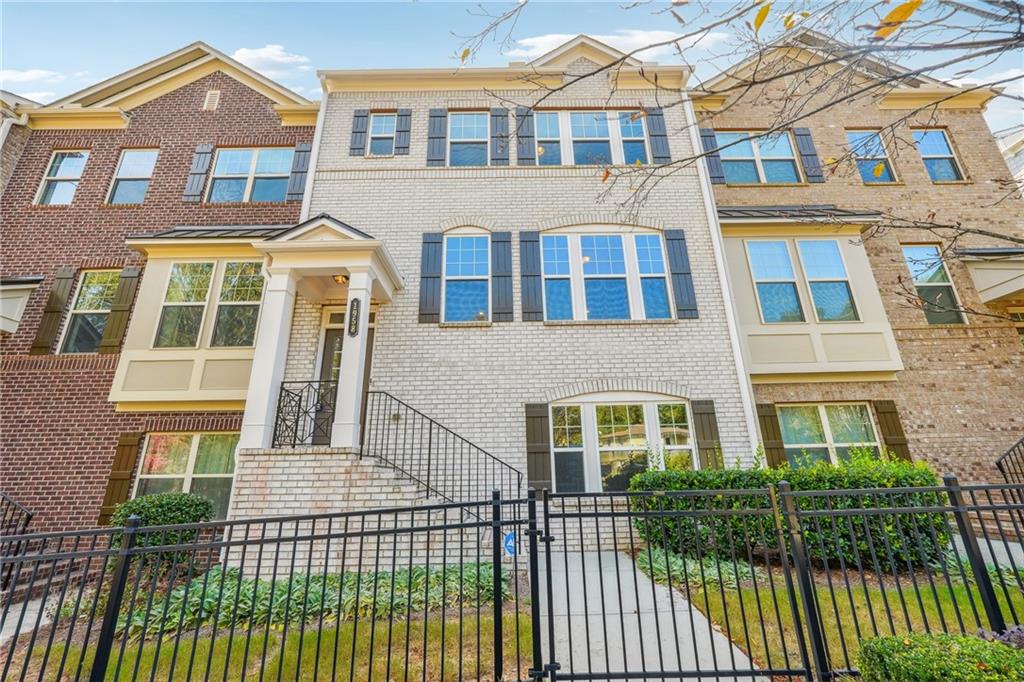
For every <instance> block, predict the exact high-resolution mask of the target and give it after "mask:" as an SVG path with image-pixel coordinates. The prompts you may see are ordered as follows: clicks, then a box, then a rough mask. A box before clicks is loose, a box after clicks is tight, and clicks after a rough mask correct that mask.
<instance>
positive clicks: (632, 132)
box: [619, 111, 647, 166]
mask: <svg viewBox="0 0 1024 682" xmlns="http://www.w3.org/2000/svg"><path fill="white" fill-rule="evenodd" d="M619 133H620V134H621V135H622V161H623V163H627V164H629V165H631V166H632V165H635V164H638V163H639V164H645V163H647V142H646V140H647V136H646V134H645V133H644V119H643V116H641V115H640V113H639V112H630V111H620V112H619Z"/></svg>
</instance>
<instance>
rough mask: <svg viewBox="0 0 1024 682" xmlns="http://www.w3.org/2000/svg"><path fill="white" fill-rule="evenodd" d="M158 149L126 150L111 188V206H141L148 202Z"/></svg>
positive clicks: (123, 152)
mask: <svg viewBox="0 0 1024 682" xmlns="http://www.w3.org/2000/svg"><path fill="white" fill-rule="evenodd" d="M159 155H160V150H158V149H125V150H123V151H122V152H121V158H120V159H119V160H118V162H117V171H116V172H115V173H114V182H113V184H111V186H110V199H109V201H110V203H111V204H115V205H118V204H141V203H143V202H144V201H145V200H146V192H147V191H149V181H150V178H152V177H153V169H154V168H155V167H156V159H157V157H158V156H159Z"/></svg>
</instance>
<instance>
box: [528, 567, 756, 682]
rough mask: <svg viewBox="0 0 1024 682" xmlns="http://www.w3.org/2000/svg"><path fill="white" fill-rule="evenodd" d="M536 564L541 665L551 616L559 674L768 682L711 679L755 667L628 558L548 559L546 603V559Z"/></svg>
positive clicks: (697, 613)
mask: <svg viewBox="0 0 1024 682" xmlns="http://www.w3.org/2000/svg"><path fill="white" fill-rule="evenodd" d="M540 564H541V595H542V597H541V615H542V621H543V622H542V637H541V639H542V646H543V653H544V658H545V660H547V659H549V657H550V654H549V651H550V648H549V647H550V636H549V634H548V615H549V614H550V613H553V614H554V641H555V660H557V661H558V663H559V664H561V670H560V672H561V673H576V674H587V673H617V672H634V673H637V672H644V671H650V672H651V673H652V677H651V679H672V678H667V677H665V678H663V677H661V676H660V675H659V676H658V677H655V676H654V675H653V673H655V672H656V671H657V672H660V671H684V672H685V671H691V672H696V671H701V672H704V673H705V674H706V675H707V679H715V680H721V681H723V682H724V681H726V680H730V681H731V680H758V681H759V682H761V681H764V682H767V678H764V677H758V676H752V675H744V676H740V677H736V676H733V675H718V676H716V675H715V672H716V671H733V670H750V669H752V667H753V666H752V665H751V663H750V660H749V659H748V658H747V656H746V655H745V654H744V653H743V652H742V651H740V650H739V649H738V648H737V647H735V646H733V645H732V643H731V642H730V641H729V640H728V639H727V638H726V637H725V635H723V634H722V633H720V632H718V631H717V630H715V629H714V628H713V627H712V626H711V623H710V622H708V620H707V618H705V617H704V615H703V614H702V613H700V611H698V610H697V609H696V608H694V607H692V606H691V605H690V604H689V602H687V601H686V600H685V599H684V598H683V597H682V595H681V594H679V593H678V592H670V591H669V589H668V588H667V587H665V586H662V585H657V584H655V583H654V582H652V581H651V580H650V579H649V578H648V577H647V576H646V575H645V574H643V573H642V572H640V571H639V570H636V571H634V568H633V560H632V559H631V558H630V557H628V556H627V555H625V554H622V553H618V552H612V551H602V552H567V553H553V554H552V555H551V564H552V565H551V576H550V577H551V578H552V580H553V582H552V593H553V599H552V600H551V601H552V603H551V604H549V603H548V598H547V587H548V586H547V581H548V578H549V576H548V575H547V567H546V562H545V560H544V556H543V555H542V556H541V562H540ZM659 644H660V646H659ZM633 679H636V678H633ZM677 679H678V678H677ZM691 679H692V676H691Z"/></svg>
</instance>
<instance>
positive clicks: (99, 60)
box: [0, 0, 1024, 130]
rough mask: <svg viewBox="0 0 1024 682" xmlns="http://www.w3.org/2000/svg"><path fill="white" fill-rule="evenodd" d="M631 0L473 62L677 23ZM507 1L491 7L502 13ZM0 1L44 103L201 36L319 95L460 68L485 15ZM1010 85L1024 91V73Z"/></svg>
mask: <svg viewBox="0 0 1024 682" xmlns="http://www.w3.org/2000/svg"><path fill="white" fill-rule="evenodd" d="M624 4H625V3H624V2H594V1H588V2H538V0H534V1H533V2H532V3H531V5H530V6H529V7H527V8H526V11H525V12H524V13H523V14H522V15H521V17H520V19H519V21H518V23H517V25H516V26H515V30H514V32H513V33H512V36H511V37H512V39H513V42H512V43H511V44H510V45H507V46H504V47H503V46H501V45H498V44H495V43H493V42H488V43H487V44H485V45H484V46H483V49H482V50H481V51H480V53H479V54H478V55H477V56H476V59H475V62H474V63H475V65H483V66H494V65H502V64H505V63H507V62H508V61H509V60H511V59H520V60H521V59H527V58H530V57H532V56H535V55H536V54H539V53H542V52H544V51H546V50H547V49H550V48H551V47H554V46H555V45H557V44H559V43H560V42H561V41H562V39H563V37H564V36H569V35H575V34H578V33H588V34H591V35H594V36H596V37H599V38H602V39H604V40H606V41H608V42H610V43H611V44H613V45H615V46H616V47H619V48H620V49H634V48H636V47H640V46H642V45H646V44H650V43H651V42H653V41H655V40H659V39H665V38H667V37H669V36H671V35H674V33H675V32H676V31H677V30H678V24H676V22H675V21H674V20H673V19H671V18H670V17H669V16H668V15H666V14H664V13H660V14H659V13H656V12H655V11H654V10H655V9H661V7H663V6H664V5H662V6H661V7H652V6H650V5H648V6H643V7H638V8H635V9H631V10H626V9H623V7H624ZM509 6H510V4H509V3H504V4H500V3H499V4H489V5H486V6H485V7H486V8H487V9H488V10H489V11H492V12H498V11H501V10H503V9H507V8H508V7H509ZM726 6H728V5H726ZM683 7H685V6H683ZM0 9H2V17H0V60H2V63H0V86H2V87H3V88H4V89H5V90H11V91H13V92H16V93H19V94H22V95H25V96H27V97H30V98H32V99H36V100H38V101H42V102H47V101H52V100H53V99H56V98H58V97H60V96H63V95H66V94H68V93H70V92H74V91H76V90H79V89H81V88H83V87H86V86H88V85H90V84H92V83H95V82H97V81H99V80H102V79H104V78H107V77H109V76H111V75H114V74H116V73H119V72H121V71H124V70H126V69H130V68H132V67H133V66H136V65H138V64H140V63H142V62H145V61H147V60H149V59H153V58H155V57H158V56H160V55H162V54H164V53H166V52H170V51H172V50H175V49H177V48H180V47H182V46H184V45H186V44H188V43H190V42H192V41H195V40H203V41H206V42H207V43H209V44H211V45H213V46H214V47H216V48H217V49H220V50H221V51H223V52H226V53H227V54H230V55H233V56H235V57H236V58H239V59H240V60H241V61H243V62H246V63H247V64H249V65H250V66H252V67H253V68H255V69H257V70H259V71H261V72H263V73H264V74H266V75H267V76H269V77H271V78H274V79H275V80H277V81H279V82H281V83H283V84H284V85H286V86H288V87H291V88H293V89H295V90H296V91H297V92H299V93H300V94H302V95H305V96H307V97H310V98H317V97H318V96H319V86H318V84H317V81H316V76H315V72H316V70H317V69H323V68H370V67H410V66H441V67H443V66H449V65H450V66H453V67H454V66H456V65H457V64H458V60H457V59H456V58H455V55H456V54H457V52H458V50H459V47H460V45H461V43H462V40H461V39H460V38H459V36H466V35H471V34H474V33H476V32H477V31H479V30H480V29H481V28H482V27H483V26H484V25H485V24H486V19H485V18H484V17H482V16H480V9H479V6H478V5H476V4H474V3H457V2H445V3H441V2H417V3H398V2H363V3H304V4H299V3H292V4H284V3H251V2H246V3H242V2H222V3H193V4H186V3H141V2H135V3H128V2H124V3H91V2H88V3H87V2H81V3H50V2H32V3H15V2H6V1H5V2H2V7H0ZM682 11H683V12H684V13H685V12H686V11H687V10H686V9H683V10H682ZM773 19H774V17H773ZM770 24H771V22H769V25H766V28H765V31H766V32H767V31H768V30H769V26H770ZM453 34H454V35H453ZM735 41H736V37H735V36H732V35H728V34H721V35H718V34H716V35H712V36H711V37H710V38H709V39H707V40H705V41H704V42H702V43H701V44H698V45H697V46H695V47H694V48H692V49H690V50H688V51H687V59H688V61H690V62H691V63H692V64H694V66H695V69H696V75H697V77H706V76H708V75H711V74H713V73H715V72H717V71H719V70H721V69H722V68H725V67H727V66H729V65H730V64H731V63H733V62H734V61H735V59H736V57H735V56H734V55H735V49H734V47H735ZM642 58H644V59H647V60H653V61H662V62H670V61H677V58H676V57H675V56H674V55H673V54H671V53H668V52H662V53H652V52H648V53H645V54H643V55H642ZM1018 73H1019V74H1024V55H1022V54H1021V53H1018V54H1014V55H1005V56H1004V57H1002V58H1001V59H1000V60H998V61H997V62H994V63H992V64H987V65H986V66H985V69H984V71H982V72H979V74H984V75H986V76H989V75H990V74H991V75H994V76H996V77H1006V75H1013V74H1018ZM1011 89H1012V91H1014V92H1018V93H1020V94H1022V95H1024V86H1022V84H1021V81H1018V82H1016V83H1015V84H1014V85H1012V86H1011ZM988 120H989V125H990V126H991V127H992V128H993V129H996V130H998V129H1000V128H1005V127H1009V126H1011V125H1014V124H1018V123H1022V122H1024V114H1022V110H1021V104H1020V102H1013V101H1011V100H1006V99H1004V100H1002V101H997V102H996V103H995V104H993V105H991V106H990V111H989V113H988Z"/></svg>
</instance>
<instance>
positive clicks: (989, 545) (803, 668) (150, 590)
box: [0, 478, 1024, 681]
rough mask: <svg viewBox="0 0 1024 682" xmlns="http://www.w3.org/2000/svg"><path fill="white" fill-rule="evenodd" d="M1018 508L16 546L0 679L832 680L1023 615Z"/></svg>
mask: <svg viewBox="0 0 1024 682" xmlns="http://www.w3.org/2000/svg"><path fill="white" fill-rule="evenodd" d="M1022 493H1024V484H1021V485H1011V484H1000V485H963V486H961V485H959V484H958V483H957V481H956V480H955V479H953V478H947V479H946V480H945V481H944V484H943V485H940V486H929V487H919V488H896V489H867V490H833V491H794V490H791V489H789V487H788V486H787V485H785V484H781V485H780V486H779V489H778V490H775V489H771V488H766V489H755V490H730V491H679V492H665V493H607V494H605V493H596V494H589V493H587V494H550V495H547V496H545V497H544V499H543V501H542V502H540V503H538V502H537V499H536V496H535V495H534V493H533V491H530V493H529V494H528V496H527V498H526V499H511V500H505V499H502V498H501V496H500V494H499V493H498V492H497V491H495V492H494V493H493V495H492V496H491V497H489V498H487V499H484V500H480V501H470V502H462V503H449V504H438V505H431V506H424V507H414V508H404V509H386V510H379V511H372V512H359V513H346V514H330V515H321V516H301V517H272V518H265V519H257V520H244V521H232V522H227V523H224V522H221V523H218V524H214V523H209V524H193V525H184V526H166V527H154V528H138V527H128V528H118V529H98V530H92V531H85V532H80V533H74V534H56V533H47V534H35V535H26V536H21V542H22V547H23V551H22V553H21V555H20V556H12V557H2V558H0V566H2V567H12V568H13V572H14V577H13V581H14V583H15V584H16V585H17V586H18V594H20V595H22V596H23V597H30V598H13V599H8V600H7V601H6V602H5V603H4V605H3V609H2V613H0V625H2V627H3V628H4V629H5V631H10V630H14V631H17V632H20V633H21V634H20V635H17V636H16V637H14V638H12V639H10V640H9V641H7V642H4V643H3V644H2V645H0V665H2V668H0V669H2V674H0V677H2V678H3V679H19V680H21V679H40V680H44V679H45V680H50V679H53V680H58V679H59V680H63V679H72V680H78V679H92V680H99V679H117V680H120V679H128V680H136V679H148V680H156V679H204V680H209V679H219V680H228V679H241V678H245V677H247V676H261V679H262V678H265V677H267V676H270V677H271V678H272V679H285V678H287V679H304V680H306V679H308V680H316V679H332V680H333V679H348V680H350V681H351V680H357V679H358V680H371V679H375V678H376V679H381V680H397V679H401V680H408V679H418V680H423V681H426V680H444V679H490V680H497V679H505V680H511V679H519V680H527V679H548V680H552V681H554V680H585V679H589V680H611V679H716V680H721V679H729V680H740V679H743V680H768V679H773V680H778V679H790V680H793V679H806V680H829V679H838V678H840V677H842V676H844V675H846V674H856V669H857V651H858V648H859V643H860V640H861V639H863V638H865V637H871V636H877V635H891V634H895V635H899V634H902V633H907V632H957V633H974V632H977V631H978V630H981V629H991V630H1003V629H1005V628H1006V627H1008V626H1010V625H1013V624H1018V623H1021V622H1022V621H1024V544H1022V538H1024V505H1021V504H1019V503H1018V502H1017V501H1016V500H1019V499H1021V494H1022ZM538 505H540V509H539V510H538V508H537V507H538Z"/></svg>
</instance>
